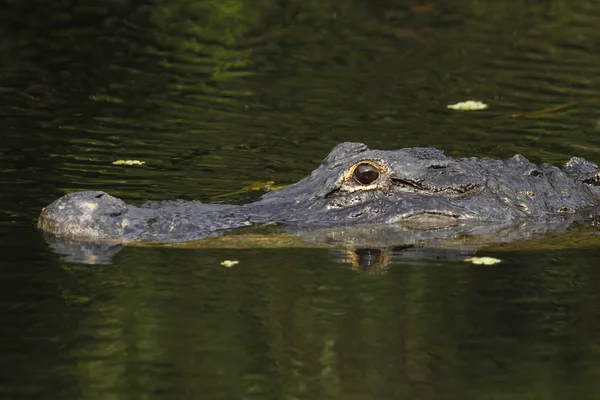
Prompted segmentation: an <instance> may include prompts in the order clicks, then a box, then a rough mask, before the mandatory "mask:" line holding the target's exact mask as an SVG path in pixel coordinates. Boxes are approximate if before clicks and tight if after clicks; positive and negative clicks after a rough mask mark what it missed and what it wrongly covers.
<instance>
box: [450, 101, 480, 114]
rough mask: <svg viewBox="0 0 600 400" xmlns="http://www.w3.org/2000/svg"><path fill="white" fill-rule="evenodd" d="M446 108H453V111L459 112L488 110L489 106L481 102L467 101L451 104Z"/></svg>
mask: <svg viewBox="0 0 600 400" xmlns="http://www.w3.org/2000/svg"><path fill="white" fill-rule="evenodd" d="M446 107H448V108H451V109H453V110H458V111H477V110H485V109H486V108H488V105H487V104H485V103H482V102H481V101H474V100H467V101H461V102H460V103H456V104H449V105H447V106H446Z"/></svg>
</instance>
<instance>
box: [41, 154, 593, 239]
mask: <svg viewBox="0 0 600 400" xmlns="http://www.w3.org/2000/svg"><path fill="white" fill-rule="evenodd" d="M599 205H600V174H599V169H598V167H597V166H596V165H595V164H592V163H590V162H588V161H585V160H584V159H582V158H576V157H575V158H572V159H571V160H570V161H569V162H568V163H567V164H566V165H565V166H564V167H563V168H557V167H554V166H551V165H548V164H542V165H539V166H537V165H534V164H532V163H531V162H529V161H528V160H527V159H526V158H525V157H523V156H520V155H516V156H514V157H512V158H511V159H509V160H506V161H499V160H493V159H489V158H482V159H477V158H464V159H453V158H451V157H447V156H445V155H444V154H443V153H442V152H441V151H439V150H436V149H431V148H412V149H402V150H396V151H379V150H369V149H368V148H367V147H366V146H365V145H364V144H360V143H342V144H340V145H338V146H336V147H335V148H334V149H333V150H332V151H331V153H330V154H329V155H328V156H327V158H326V159H325V160H324V161H323V163H322V164H321V165H320V166H319V167H318V168H317V169H316V170H314V171H313V172H312V173H311V174H310V175H309V176H308V177H306V178H304V179H302V180H301V181H299V182H298V183H296V184H293V185H290V186H287V187H285V188H283V189H279V190H276V191H273V192H270V193H267V194H265V195H264V196H263V197H262V198H261V199H260V200H258V201H256V202H254V203H250V204H245V205H239V206H234V205H220V204H203V203H200V202H183V201H167V202H149V203H146V204H145V205H142V206H141V207H136V206H131V205H127V204H125V203H124V202H123V201H122V200H120V199H117V198H115V197H113V196H110V195H108V194H106V193H104V192H89V191H88V192H77V193H71V194H68V195H66V196H63V197H61V198H60V199H58V200H56V201H55V202H54V203H52V204H51V205H49V206H48V207H46V208H45V209H44V210H43V211H42V213H41V215H40V218H39V227H40V228H41V229H43V230H45V231H48V232H51V233H54V234H57V235H59V236H63V237H65V236H66V237H71V238H88V239H117V240H119V241H125V242H129V241H153V242H182V241H189V240H197V239H203V238H207V237H211V236H217V235H219V234H221V233H222V232H223V231H224V230H227V229H231V228H237V227H244V226H248V225H255V224H265V223H278V224H285V225H286V226H288V227H290V228H292V229H296V231H299V230H301V231H305V230H307V229H309V230H322V229H323V228H326V229H330V228H331V229H338V230H339V229H340V228H343V227H348V226H358V225H362V226H366V225H375V226H380V225H389V224H392V225H393V226H395V227H401V229H400V228H396V231H402V232H405V233H404V238H403V239H402V240H403V241H406V236H407V235H406V232H407V231H410V232H413V233H414V235H415V236H416V237H419V238H421V239H423V240H427V239H430V238H432V237H433V238H435V239H439V238H440V237H444V236H446V237H449V236H454V237H455V236H456V234H458V233H461V234H467V235H470V236H486V235H489V234H490V233H492V235H491V236H493V240H496V241H497V240H498V239H499V238H498V232H502V231H503V230H507V229H508V228H507V227H519V226H521V228H518V229H517V231H519V232H521V235H520V236H518V237H514V238H513V240H514V239H518V238H522V237H527V232H530V233H531V232H535V231H538V232H541V233H543V232H546V231H548V230H554V228H553V227H558V226H561V227H564V226H565V224H566V225H568V224H570V223H571V222H572V221H575V220H582V219H585V218H587V217H588V216H589V215H590V214H595V212H596V208H597V207H598V206H599ZM523 227H525V228H523ZM525 230H526V232H525ZM511 232H514V230H512V231H511ZM513 236H514V234H513Z"/></svg>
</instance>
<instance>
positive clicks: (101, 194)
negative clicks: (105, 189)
mask: <svg viewBox="0 0 600 400" xmlns="http://www.w3.org/2000/svg"><path fill="white" fill-rule="evenodd" d="M102 196H104V193H100V194H98V195H96V198H97V199H101V198H102Z"/></svg>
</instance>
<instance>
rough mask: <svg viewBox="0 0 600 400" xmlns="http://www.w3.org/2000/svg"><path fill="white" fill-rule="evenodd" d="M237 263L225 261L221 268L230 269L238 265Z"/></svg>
mask: <svg viewBox="0 0 600 400" xmlns="http://www.w3.org/2000/svg"><path fill="white" fill-rule="evenodd" d="M239 263H240V262H239V261H232V260H225V261H223V262H222V263H221V265H222V266H224V267H225V268H231V267H233V266H234V265H236V264H239Z"/></svg>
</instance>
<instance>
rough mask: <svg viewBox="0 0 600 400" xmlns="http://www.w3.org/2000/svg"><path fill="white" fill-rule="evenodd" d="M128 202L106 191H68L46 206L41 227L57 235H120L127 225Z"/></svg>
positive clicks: (42, 214) (39, 224)
mask: <svg viewBox="0 0 600 400" xmlns="http://www.w3.org/2000/svg"><path fill="white" fill-rule="evenodd" d="M126 211H127V205H126V204H125V202H123V201H122V200H120V199H118V198H116V197H113V196H111V195H109V194H108V193H105V192H100V191H86V192H76V193H70V194H67V195H65V196H63V197H61V198H59V199H58V200H56V201H55V202H53V203H52V204H50V205H49V206H47V207H45V208H44V209H42V212H41V214H40V217H39V219H38V226H39V227H40V228H41V229H43V230H44V231H47V232H50V233H54V234H57V235H67V236H86V237H96V238H111V237H115V238H116V237H120V236H122V235H123V232H124V229H125V227H126V226H127V219H126V218H125V217H124V214H126Z"/></svg>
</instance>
